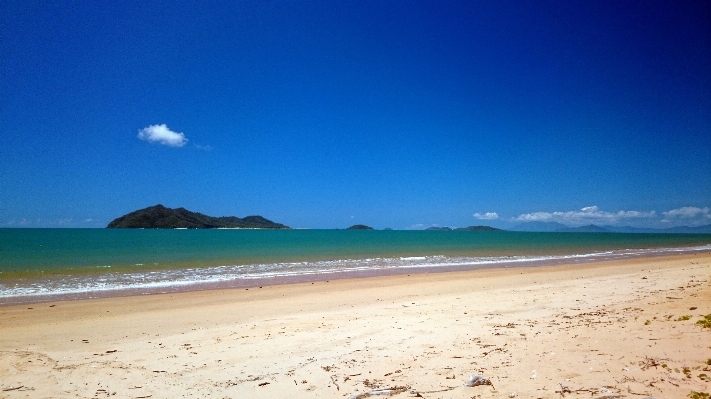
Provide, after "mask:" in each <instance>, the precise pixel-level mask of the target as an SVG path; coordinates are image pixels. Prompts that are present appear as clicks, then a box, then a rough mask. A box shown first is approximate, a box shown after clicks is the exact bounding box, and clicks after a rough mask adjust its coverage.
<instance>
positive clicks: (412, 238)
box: [0, 229, 711, 305]
mask: <svg viewBox="0 0 711 399" xmlns="http://www.w3.org/2000/svg"><path fill="white" fill-rule="evenodd" d="M698 251H707V252H708V251H711V235H708V234H615V233H524V232H455V231H396V230H395V231H354V230H286V231H282V230H229V229H226V230H221V229H217V230H152V229H146V230H125V229H0V305H3V304H15V303H31V302H41V301H50V300H57V299H75V298H91V297H102V296H120V295H133V294H148V293H156V292H175V291H184V290H196V289H206V288H220V287H254V286H258V285H263V284H275V283H283V282H293V281H314V280H325V279H328V278H338V277H353V276H366V275H378V274H382V275H387V274H399V273H412V272H417V271H425V270H426V271H445V270H463V269H474V268H484V267H511V266H535V265H541V264H556V263H563V262H566V263H567V262H573V263H575V262H588V261H593V260H606V259H619V258H628V257H637V256H650V255H655V254H664V253H668V252H678V253H680V252H698Z"/></svg>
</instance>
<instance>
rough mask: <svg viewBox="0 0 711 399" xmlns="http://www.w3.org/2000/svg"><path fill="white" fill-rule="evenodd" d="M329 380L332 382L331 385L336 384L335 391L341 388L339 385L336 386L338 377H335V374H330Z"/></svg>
mask: <svg viewBox="0 0 711 399" xmlns="http://www.w3.org/2000/svg"><path fill="white" fill-rule="evenodd" d="M331 382H332V383H333V385H335V386H336V390H337V391H340V390H341V387H339V386H338V377H336V376H335V375H332V376H331Z"/></svg>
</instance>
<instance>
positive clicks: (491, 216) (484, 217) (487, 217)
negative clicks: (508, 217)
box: [472, 212, 499, 220]
mask: <svg viewBox="0 0 711 399" xmlns="http://www.w3.org/2000/svg"><path fill="white" fill-rule="evenodd" d="M472 216H474V218H475V219H479V220H496V219H498V218H499V214H498V213H496V212H486V213H478V212H477V213H475V214H474V215H472Z"/></svg>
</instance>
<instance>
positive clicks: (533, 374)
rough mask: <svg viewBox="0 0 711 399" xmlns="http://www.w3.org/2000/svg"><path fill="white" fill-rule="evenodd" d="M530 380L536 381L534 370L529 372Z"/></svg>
mask: <svg viewBox="0 0 711 399" xmlns="http://www.w3.org/2000/svg"><path fill="white" fill-rule="evenodd" d="M531 379H532V380H533V379H536V370H533V371H531Z"/></svg>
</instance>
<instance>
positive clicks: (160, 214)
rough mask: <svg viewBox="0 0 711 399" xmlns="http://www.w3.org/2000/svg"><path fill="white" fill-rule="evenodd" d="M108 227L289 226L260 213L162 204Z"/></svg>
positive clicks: (117, 220)
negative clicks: (230, 212) (216, 213)
mask: <svg viewBox="0 0 711 399" xmlns="http://www.w3.org/2000/svg"><path fill="white" fill-rule="evenodd" d="M106 227H107V228H128V229H141V228H145V229H219V228H232V229H290V227H289V226H285V225H283V224H281V223H275V222H272V221H271V220H269V219H265V218H263V217H261V216H247V217H244V218H238V217H236V216H222V217H214V216H207V215H203V214H202V213H197V212H191V211H189V210H187V209H185V208H177V209H172V208H166V207H165V206H163V205H160V204H158V205H155V206H151V207H148V208H144V209H139V210H137V211H134V212H131V213H128V214H126V215H123V216H121V217H119V218H116V219H114V220H113V221H111V223H109V224H108V226H106Z"/></svg>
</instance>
